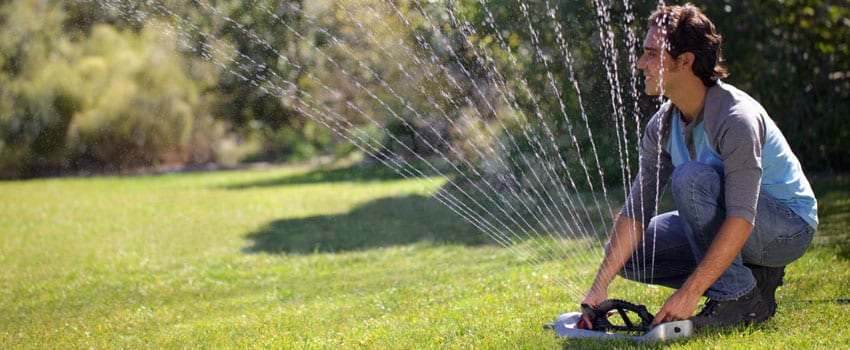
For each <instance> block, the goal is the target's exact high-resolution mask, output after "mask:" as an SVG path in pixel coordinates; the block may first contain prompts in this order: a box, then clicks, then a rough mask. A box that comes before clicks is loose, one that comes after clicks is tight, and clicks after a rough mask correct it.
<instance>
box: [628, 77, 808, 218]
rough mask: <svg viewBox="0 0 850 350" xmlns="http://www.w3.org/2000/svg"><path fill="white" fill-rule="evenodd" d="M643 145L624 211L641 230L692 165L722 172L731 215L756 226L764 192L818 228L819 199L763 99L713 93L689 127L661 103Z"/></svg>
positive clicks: (718, 89) (728, 91)
mask: <svg viewBox="0 0 850 350" xmlns="http://www.w3.org/2000/svg"><path fill="white" fill-rule="evenodd" d="M640 147H641V149H640V171H639V173H638V177H637V179H635V181H634V182H633V183H632V187H631V192H630V194H629V197H628V199H627V201H626V204H625V205H624V207H623V210H622V211H621V214H623V215H626V216H628V217H631V218H635V219H638V220H640V221H641V222H643V223H644V225H646V224H648V223H649V220H650V219H651V218H652V216H654V215H655V211H656V203H657V200H658V198H659V197H660V193H663V191H664V189H665V188H666V186H667V182H668V181H669V179H670V175H671V174H672V172H673V169H674V168H675V167H676V166H679V165H681V164H684V163H686V162H688V161H692V160H693V161H698V162H700V163H704V164H707V165H711V166H714V167H715V168H717V169H718V170H721V171H722V174H723V176H724V184H725V203H724V204H725V209H726V215H727V217H739V218H743V219H745V220H747V221H748V222H750V223H752V224H754V223H755V215H756V205H757V202H758V197H759V193H760V192H761V191H766V192H767V193H769V194H771V195H772V196H773V197H775V198H777V199H778V200H779V201H780V202H782V203H785V204H786V205H788V206H789V208H791V209H792V210H793V211H794V212H795V213H797V214H798V215H799V216H800V217H802V218H803V219H804V220H806V222H808V223H809V224H810V225H811V226H812V227H817V221H818V219H817V202H816V200H815V197H814V194H813V192H812V190H811V186H810V185H809V183H808V180H807V179H806V177H805V175H804V174H803V171H802V167H801V166H800V163H799V161H798V160H797V158H796V156H794V153H793V152H792V151H791V148H790V147H789V146H788V143H787V142H786V141H785V137H784V136H783V135H782V133H781V132H780V131H779V128H778V127H777V126H776V124H775V123H774V122H773V120H772V119H771V118H770V116H768V114H767V112H766V111H765V110H764V108H762V106H761V105H760V104H759V103H758V102H756V101H755V100H754V99H753V98H752V97H750V96H749V95H747V94H746V93H744V92H742V91H740V90H738V89H736V88H735V87H733V86H731V85H728V84H725V83H723V82H720V81H718V84H717V85H715V86H713V87H711V88H709V90H708V92H707V95H706V100H705V106H704V108H703V110H702V112H701V113H700V115H699V116H698V117H697V118H696V119H695V120H694V121H692V122H690V123H688V122H686V121H685V120H684V119H683V118H682V117H681V116H680V113H679V111H678V109H677V108H676V106H675V105H673V104H672V103H671V102H669V101H668V102H667V103H665V104H663V105H662V106H661V108H659V110H658V112H656V113H655V115H654V116H653V117H652V119H651V120H650V121H649V123H648V125H647V127H646V130H645V132H644V135H643V138H642V140H641V146H640Z"/></svg>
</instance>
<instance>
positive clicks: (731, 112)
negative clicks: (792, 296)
mask: <svg viewBox="0 0 850 350" xmlns="http://www.w3.org/2000/svg"><path fill="white" fill-rule="evenodd" d="M720 44H721V37H720V35H719V34H718V33H717V32H716V30H715V28H714V24H713V23H712V22H711V21H710V20H709V19H708V18H707V17H706V16H705V15H704V14H703V13H702V12H701V11H700V10H699V9H698V8H696V7H695V6H693V5H691V4H686V5H684V6H667V7H662V8H660V9H658V10H656V11H655V12H654V13H653V14H652V15H651V16H650V29H649V32H648V33H647V35H646V39H645V41H644V44H643V46H644V52H643V55H642V56H641V58H640V60H639V61H638V68H639V69H640V70H641V71H643V74H644V76H645V85H646V93H647V94H648V95H656V96H657V95H663V96H665V97H667V98H668V101H667V102H666V103H664V104H663V105H662V106H661V107H660V109H659V110H658V112H656V114H655V115H654V116H653V117H652V119H651V120H650V121H649V123H648V125H647V127H646V130H645V134H644V135H643V139H642V140H641V146H640V147H641V150H640V171H639V174H638V177H637V179H636V180H635V182H634V183H633V184H632V188H631V192H630V194H629V198H628V200H627V202H626V204H625V205H624V207H623V209H622V211H621V212H620V214H619V216H618V217H617V219H616V221H615V223H614V229H613V231H612V233H611V237H610V239H609V242H608V245H607V247H606V251H605V258H604V259H603V261H602V264H601V266H600V268H599V271H598V273H597V275H596V279H595V280H594V282H593V285H592V286H591V288H590V290H589V291H588V292H587V295H586V296H585V299H584V301H583V303H585V304H588V305H589V306H591V307H594V306H596V305H598V303H600V302H601V301H603V300H605V299H606V298H607V288H608V285H609V284H610V283H611V281H612V280H613V279H614V277H616V276H617V275H618V274H619V275H621V276H623V277H626V278H628V279H632V280H636V281H639V282H643V283H653V284H659V285H664V286H668V287H672V288H675V289H677V290H676V292H674V293H673V294H672V295H671V296H670V297H669V298H668V299H667V301H666V302H665V303H664V305H663V306H662V308H661V310H660V311H659V312H658V313H657V314H656V316H655V319H654V320H653V326H654V325H656V324H659V323H662V322H669V321H674V320H684V319H689V318H690V319H691V320H692V321H693V322H694V325H695V326H696V327H703V326H709V325H711V326H734V325H739V324H751V323H758V322H762V321H764V320H766V319H768V318H770V317H772V316H773V315H774V314H775V312H776V299H775V292H776V288H777V287H778V286H779V285H781V284H782V278H783V276H784V271H785V270H784V268H785V266H786V265H787V264H789V263H791V262H792V261H794V260H796V259H798V258H799V257H800V256H802V255H803V253H804V252H805V251H806V249H807V247H808V246H809V244H810V243H811V240H812V236H813V235H814V232H815V229H816V227H817V224H818V219H817V204H816V200H815V197H814V194H813V193H812V190H811V186H810V185H809V183H808V181H807V180H806V177H805V175H804V174H803V172H802V170H801V167H800V163H799V161H798V160H797V158H796V157H795V156H794V154H793V153H792V152H791V150H790V148H789V146H788V144H787V142H786V141H785V138H784V137H783V136H782V133H781V132H780V131H779V129H778V128H777V127H776V125H775V124H774V122H773V121H772V120H771V119H770V117H769V116H768V114H767V113H766V112H765V110H764V109H763V108H762V107H761V105H759V103H758V102H756V101H755V100H753V99H752V98H751V97H750V96H748V95H747V94H745V93H743V92H741V91H740V90H738V89H736V88H735V87H733V86H731V85H728V84H725V83H723V82H721V81H720V80H719V79H720V78H723V77H725V76H726V72H725V70H724V69H723V68H722V67H721V66H720V65H719V62H720V61H721V55H720ZM668 182H669V183H670V187H671V190H672V194H673V199H674V202H675V205H676V208H677V209H678V210H677V211H673V212H669V213H664V214H661V215H658V216H655V217H652V216H653V215H655V213H654V211H655V208H656V202H657V200H658V197H659V196H660V193H663V191H664V189H665V188H666V187H667V183H668ZM703 295H704V296H706V297H707V298H708V299H709V301H708V303H707V304H706V306H705V307H704V308H703V310H702V311H701V312H700V313H699V314H697V315H696V316H692V315H693V313H694V311H696V308H697V303H698V302H699V299H700V297H701V296H703ZM585 321H586V322H588V323H589V322H590V320H589V319H587V315H585ZM591 327H592V325H591Z"/></svg>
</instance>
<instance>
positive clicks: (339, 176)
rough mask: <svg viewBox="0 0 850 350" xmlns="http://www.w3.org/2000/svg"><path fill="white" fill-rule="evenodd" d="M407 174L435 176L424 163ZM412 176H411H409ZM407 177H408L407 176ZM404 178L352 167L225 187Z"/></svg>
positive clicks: (388, 170)
mask: <svg viewBox="0 0 850 350" xmlns="http://www.w3.org/2000/svg"><path fill="white" fill-rule="evenodd" d="M437 167H438V170H440V171H442V172H443V173H447V170H446V169H440V168H443V167H444V166H442V165H437ZM406 169H407V170H408V171H409V172H408V173H406V174H408V175H409V174H415V175H417V177H421V176H422V175H421V174H424V175H426V176H431V175H435V174H436V172H435V171H434V170H433V169H431V168H430V167H429V166H427V165H426V164H425V163H421V162H417V163H409V167H408V168H406ZM411 176H412V175H411ZM408 177H409V176H408ZM404 178H405V176H402V175H400V174H399V173H397V172H396V171H395V170H393V169H391V168H390V167H387V166H383V165H352V166H349V167H343V168H324V169H323V168H319V169H315V170H311V171H308V172H306V173H299V174H294V175H288V176H284V177H280V178H275V179H265V180H260V181H254V182H247V183H241V184H235V185H229V186H225V187H224V188H226V189H229V190H241V189H249V188H258V187H277V186H286V185H299V184H316V183H331V182H371V181H389V180H400V179H404Z"/></svg>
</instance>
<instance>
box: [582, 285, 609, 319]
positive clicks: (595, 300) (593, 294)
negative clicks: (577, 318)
mask: <svg viewBox="0 0 850 350" xmlns="http://www.w3.org/2000/svg"><path fill="white" fill-rule="evenodd" d="M605 299H608V292H606V291H605V290H604V289H603V288H590V291H588V292H587V295H586V296H585V297H584V300H582V301H581V303H582V304H587V305H588V306H590V307H591V308H593V309H595V308H596V307H597V306H599V303H601V302H603V301H605ZM581 311H582V312H581V319H582V320H584V323H585V324H586V325H588V327H590V329H593V323H591V321H590V315H588V314H586V313H585V312H584V310H583V309H582V310H581Z"/></svg>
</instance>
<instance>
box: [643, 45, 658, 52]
mask: <svg viewBox="0 0 850 350" xmlns="http://www.w3.org/2000/svg"><path fill="white" fill-rule="evenodd" d="M643 51H651V52H658V48H657V47H649V46H644V47H643Z"/></svg>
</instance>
